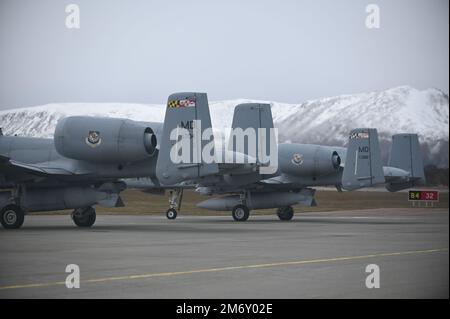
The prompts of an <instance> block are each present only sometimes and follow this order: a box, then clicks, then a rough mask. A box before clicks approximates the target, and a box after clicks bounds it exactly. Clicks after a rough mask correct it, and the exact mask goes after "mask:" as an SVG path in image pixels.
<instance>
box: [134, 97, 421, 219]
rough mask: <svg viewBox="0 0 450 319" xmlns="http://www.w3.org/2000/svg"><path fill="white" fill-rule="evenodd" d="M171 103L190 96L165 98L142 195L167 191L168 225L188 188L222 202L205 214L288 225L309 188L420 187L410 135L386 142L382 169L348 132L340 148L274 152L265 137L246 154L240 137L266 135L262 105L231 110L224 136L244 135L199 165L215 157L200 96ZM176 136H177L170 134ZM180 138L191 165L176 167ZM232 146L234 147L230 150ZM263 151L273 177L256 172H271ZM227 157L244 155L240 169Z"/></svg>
mask: <svg viewBox="0 0 450 319" xmlns="http://www.w3.org/2000/svg"><path fill="white" fill-rule="evenodd" d="M171 99H173V100H178V99H189V96H185V95H181V96H177V95H174V96H171V97H170V98H169V102H168V108H167V111H166V114H165V119H164V129H163V133H162V136H161V148H160V152H159V155H158V161H157V167H156V176H157V181H158V183H159V184H158V185H154V184H153V181H151V182H150V183H149V185H148V186H149V188H152V187H160V186H164V185H167V186H169V185H174V187H173V191H171V196H170V200H169V205H170V208H169V210H168V211H167V217H168V218H169V219H174V218H176V216H177V209H179V208H180V207H181V201H182V194H183V188H184V187H195V188H196V190H197V191H198V192H199V193H201V194H205V195H216V194H226V196H224V197H221V198H213V199H209V200H206V201H204V202H201V203H199V204H198V206H199V207H202V208H206V209H210V210H229V211H231V212H232V216H233V218H234V220H236V221H245V220H247V219H248V217H249V212H250V210H251V209H265V208H277V215H278V217H279V218H280V219H281V220H290V219H292V217H293V213H294V211H293V208H292V205H294V204H301V205H305V206H309V205H315V200H314V192H315V190H314V189H312V188H311V187H314V186H323V185H333V186H335V187H336V188H337V189H338V190H339V191H341V190H342V189H345V190H348V191H351V190H355V189H358V188H363V187H371V186H374V185H377V184H383V183H384V184H385V187H386V188H387V189H388V190H389V191H398V190H401V189H405V188H410V187H412V186H417V185H422V184H423V183H424V182H425V176H424V170H423V163H422V157H421V154H420V148H419V147H420V146H419V142H418V138H417V135H416V134H398V135H394V136H393V137H392V148H391V153H390V159H389V162H388V165H387V166H383V165H382V162H381V155H380V148H379V143H378V134H377V131H376V129H368V128H361V129H355V130H353V131H352V132H350V135H349V143H348V147H347V148H343V147H332V146H321V145H309V144H295V143H284V144H280V145H278V147H276V146H277V145H276V143H275V147H273V146H274V145H273V139H272V138H273V136H272V133H271V132H267V131H266V133H265V134H262V135H259V134H255V136H256V137H255V140H254V144H255V147H253V148H252V147H251V146H250V144H249V143H250V141H251V139H250V138H248V139H247V137H248V136H246V132H247V129H253V130H254V131H258V130H263V132H264V130H268V129H272V128H273V120H272V114H271V109H270V105H268V104H255V103H249V104H241V105H238V106H237V107H236V108H235V111H234V116H233V124H232V128H231V129H232V130H233V129H237V130H238V131H239V132H240V133H242V134H243V135H241V136H240V137H239V136H237V135H236V134H234V135H233V132H232V134H231V135H230V139H229V144H228V145H227V146H226V147H225V150H222V151H221V152H219V153H220V155H219V156H217V154H216V157H215V161H213V162H211V161H205V160H204V158H203V157H202V155H204V154H205V150H206V153H207V154H209V153H215V151H216V150H215V149H214V147H215V146H214V143H213V139H214V136H213V135H210V133H209V132H208V130H209V129H211V120H210V114H209V107H208V101H207V98H206V95H201V96H198V97H197V103H196V106H195V107H184V108H177V107H171V106H170V103H171V102H170V101H171ZM196 123H197V124H196ZM198 123H200V124H201V125H198ZM199 126H201V127H199ZM177 130H178V133H176V134H174V132H177ZM180 130H181V131H183V132H179V131H180ZM196 130H197V132H196ZM196 133H197V134H196ZM205 133H206V135H207V136H209V140H207V141H204V140H203V139H200V138H198V139H197V140H196V138H195V136H197V137H199V136H202V137H204V135H205ZM234 133H236V132H234ZM181 136H185V137H186V140H187V141H188V143H187V144H188V146H189V147H187V150H188V153H189V154H188V157H187V158H188V159H190V161H189V160H188V161H185V162H182V161H178V162H177V161H174V160H173V158H171V156H173V155H174V154H173V152H174V150H176V151H178V150H179V148H177V144H180V139H179V137H181ZM238 138H240V139H241V144H239V143H237V142H236V139H238ZM232 139H233V140H232ZM181 140H182V139H181ZM178 146H179V145H178ZM271 146H272V147H271ZM250 150H251V151H250ZM268 150H271V151H272V152H276V153H275V154H276V159H277V160H276V161H275V162H277V163H276V170H275V171H272V172H267V171H264V172H263V169H264V168H267V167H270V166H271V164H273V163H270V162H272V161H273V159H274V158H273V157H271V156H267V151H268ZM227 152H228V153H227ZM230 154H231V155H233V156H234V155H236V154H241V155H243V157H241V159H242V158H243V159H244V163H245V164H242V163H243V162H241V163H236V162H233V161H227V159H228V158H229V157H230V156H229V155H230ZM194 158H196V160H193V159H194ZM268 159H269V161H268ZM272 166H273V165H272ZM127 184H128V185H129V186H135V187H137V188H146V186H145V179H144V180H142V179H140V180H138V181H136V180H134V181H132V180H130V181H127ZM177 185H178V186H179V187H177Z"/></svg>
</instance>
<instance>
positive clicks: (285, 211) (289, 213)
mask: <svg viewBox="0 0 450 319" xmlns="http://www.w3.org/2000/svg"><path fill="white" fill-rule="evenodd" d="M277 215H278V218H279V219H280V220H291V219H292V217H294V209H293V208H292V206H286V207H280V208H278V209H277Z"/></svg>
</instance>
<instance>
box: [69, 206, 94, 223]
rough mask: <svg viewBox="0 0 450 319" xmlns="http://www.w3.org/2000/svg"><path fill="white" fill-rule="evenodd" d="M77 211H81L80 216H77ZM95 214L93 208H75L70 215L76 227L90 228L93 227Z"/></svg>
mask: <svg viewBox="0 0 450 319" xmlns="http://www.w3.org/2000/svg"><path fill="white" fill-rule="evenodd" d="M77 210H82V214H81V215H78V214H77ZM96 218H97V214H96V213H95V209H94V208H93V207H90V206H89V207H85V208H77V209H75V210H74V211H73V213H72V219H73V222H74V223H75V225H77V226H78V227H91V226H92V225H94V223H95V220H96Z"/></svg>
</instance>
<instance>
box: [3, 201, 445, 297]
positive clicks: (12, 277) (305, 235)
mask: <svg viewBox="0 0 450 319" xmlns="http://www.w3.org/2000/svg"><path fill="white" fill-rule="evenodd" d="M448 247H449V212H448V211H447V210H446V209H437V208H435V209H426V208H415V209H375V210H365V211H340V212H321V213H304V214H297V215H296V216H294V219H293V220H292V221H290V222H282V221H279V220H278V218H277V217H276V216H275V215H273V216H250V219H249V220H248V221H247V222H241V223H238V222H234V221H233V220H232V218H231V216H203V217H198V216H183V215H182V214H179V217H178V218H177V219H176V220H167V219H166V218H165V216H125V215H122V216H108V215H101V216H97V222H96V224H95V225H94V227H93V228H91V229H80V228H77V227H75V226H74V225H73V223H72V221H71V220H70V217H69V216H32V215H31V216H26V219H25V223H24V226H23V227H22V228H21V229H19V230H4V229H1V230H0V298H448V297H449V251H448ZM68 264H76V265H78V266H79V269H80V277H81V281H80V288H73V289H69V288H67V287H66V285H65V280H66V277H67V276H68V275H69V274H68V273H66V272H65V270H66V266H67V265H68ZM369 264H375V265H377V266H378V267H379V271H380V288H372V289H368V288H367V287H366V277H367V276H368V275H369V273H366V266H367V265H369Z"/></svg>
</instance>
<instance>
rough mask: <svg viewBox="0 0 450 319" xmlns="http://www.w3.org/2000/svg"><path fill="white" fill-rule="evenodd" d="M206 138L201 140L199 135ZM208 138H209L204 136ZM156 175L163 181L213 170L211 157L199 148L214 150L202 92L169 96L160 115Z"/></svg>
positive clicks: (177, 180)
mask: <svg viewBox="0 0 450 319" xmlns="http://www.w3.org/2000/svg"><path fill="white" fill-rule="evenodd" d="M202 137H204V138H207V140H203V138H202ZM208 138H209V140H208ZM160 145H161V147H160V150H159V154H158V161H157V163H156V176H157V177H158V179H159V182H160V183H161V184H163V185H173V184H176V183H179V182H181V181H183V180H189V179H196V178H199V177H202V176H206V175H211V174H215V173H217V172H218V171H219V170H218V166H217V163H215V161H214V160H211V159H210V158H208V159H205V158H204V156H203V153H204V152H202V151H203V150H204V149H205V150H206V149H208V150H209V152H208V154H210V153H211V152H214V138H213V134H212V127H211V117H210V114H209V105H208V98H207V95H206V93H175V94H172V95H170V96H169V98H168V101H167V108H166V115H165V118H164V127H163V134H162V137H161V144H160Z"/></svg>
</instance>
